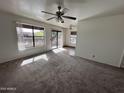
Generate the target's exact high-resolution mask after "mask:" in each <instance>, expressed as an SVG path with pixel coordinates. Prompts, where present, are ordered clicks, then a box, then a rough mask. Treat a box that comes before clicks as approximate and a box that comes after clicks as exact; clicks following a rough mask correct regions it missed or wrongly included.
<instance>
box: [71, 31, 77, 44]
mask: <svg viewBox="0 0 124 93" xmlns="http://www.w3.org/2000/svg"><path fill="white" fill-rule="evenodd" d="M72 35H73V36H74V35H75V37H73V36H72ZM71 38H75V40H76V43H77V31H70V43H71V44H76V43H73V42H72V40H71Z"/></svg>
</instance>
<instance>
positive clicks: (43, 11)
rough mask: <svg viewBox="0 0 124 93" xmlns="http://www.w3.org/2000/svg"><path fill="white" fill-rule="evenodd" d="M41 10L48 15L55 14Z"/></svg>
mask: <svg viewBox="0 0 124 93" xmlns="http://www.w3.org/2000/svg"><path fill="white" fill-rule="evenodd" d="M41 12H43V13H46V14H50V15H56V14H54V13H50V12H46V11H41Z"/></svg>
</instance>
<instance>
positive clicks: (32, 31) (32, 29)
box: [16, 24, 45, 50]
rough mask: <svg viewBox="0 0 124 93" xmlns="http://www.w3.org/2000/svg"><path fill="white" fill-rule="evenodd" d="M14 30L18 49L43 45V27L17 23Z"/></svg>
mask: <svg viewBox="0 0 124 93" xmlns="http://www.w3.org/2000/svg"><path fill="white" fill-rule="evenodd" d="M16 30H17V36H18V48H19V50H25V49H28V48H32V47H37V46H43V45H44V41H45V40H44V39H45V38H44V28H42V27H36V26H30V25H25V24H17V27H16Z"/></svg>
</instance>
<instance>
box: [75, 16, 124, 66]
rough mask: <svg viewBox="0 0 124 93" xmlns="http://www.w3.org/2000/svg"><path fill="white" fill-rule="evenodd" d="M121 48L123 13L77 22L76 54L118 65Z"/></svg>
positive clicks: (122, 46)
mask: <svg viewBox="0 0 124 93" xmlns="http://www.w3.org/2000/svg"><path fill="white" fill-rule="evenodd" d="M123 50H124V15H115V16H108V17H101V18H94V19H89V20H85V21H83V20H82V21H80V22H79V23H78V39H77V47H76V55H77V56H80V57H83V58H87V59H91V60H95V61H98V62H101V63H105V64H109V65H113V66H117V67H120V64H121V61H120V59H121V56H122V53H123ZM94 55H95V56H96V57H95V58H93V56H94Z"/></svg>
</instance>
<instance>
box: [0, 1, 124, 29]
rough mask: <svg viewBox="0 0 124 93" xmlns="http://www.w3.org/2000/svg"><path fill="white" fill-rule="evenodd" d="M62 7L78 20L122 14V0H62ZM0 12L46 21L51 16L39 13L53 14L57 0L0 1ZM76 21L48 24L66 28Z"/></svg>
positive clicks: (123, 7) (123, 4) (123, 11)
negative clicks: (43, 11)
mask: <svg viewBox="0 0 124 93" xmlns="http://www.w3.org/2000/svg"><path fill="white" fill-rule="evenodd" d="M64 7H66V8H68V9H69V12H68V13H67V14H66V15H71V16H76V17H77V18H78V20H84V19H87V18H92V17H96V16H106V15H113V14H121V13H124V0H64ZM0 10H3V11H7V12H11V13H14V14H17V15H21V16H26V17H29V18H33V19H37V20H41V21H46V20H45V19H47V18H49V17H52V16H50V15H46V14H43V13H41V11H42V10H45V11H48V12H53V13H55V12H56V10H57V0H0ZM78 20H76V21H70V20H66V19H65V23H64V24H61V23H58V22H56V21H55V20H52V21H49V22H50V23H52V24H55V25H60V26H63V27H68V26H69V25H70V24H76V23H77V22H78ZM47 22H48V21H47Z"/></svg>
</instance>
